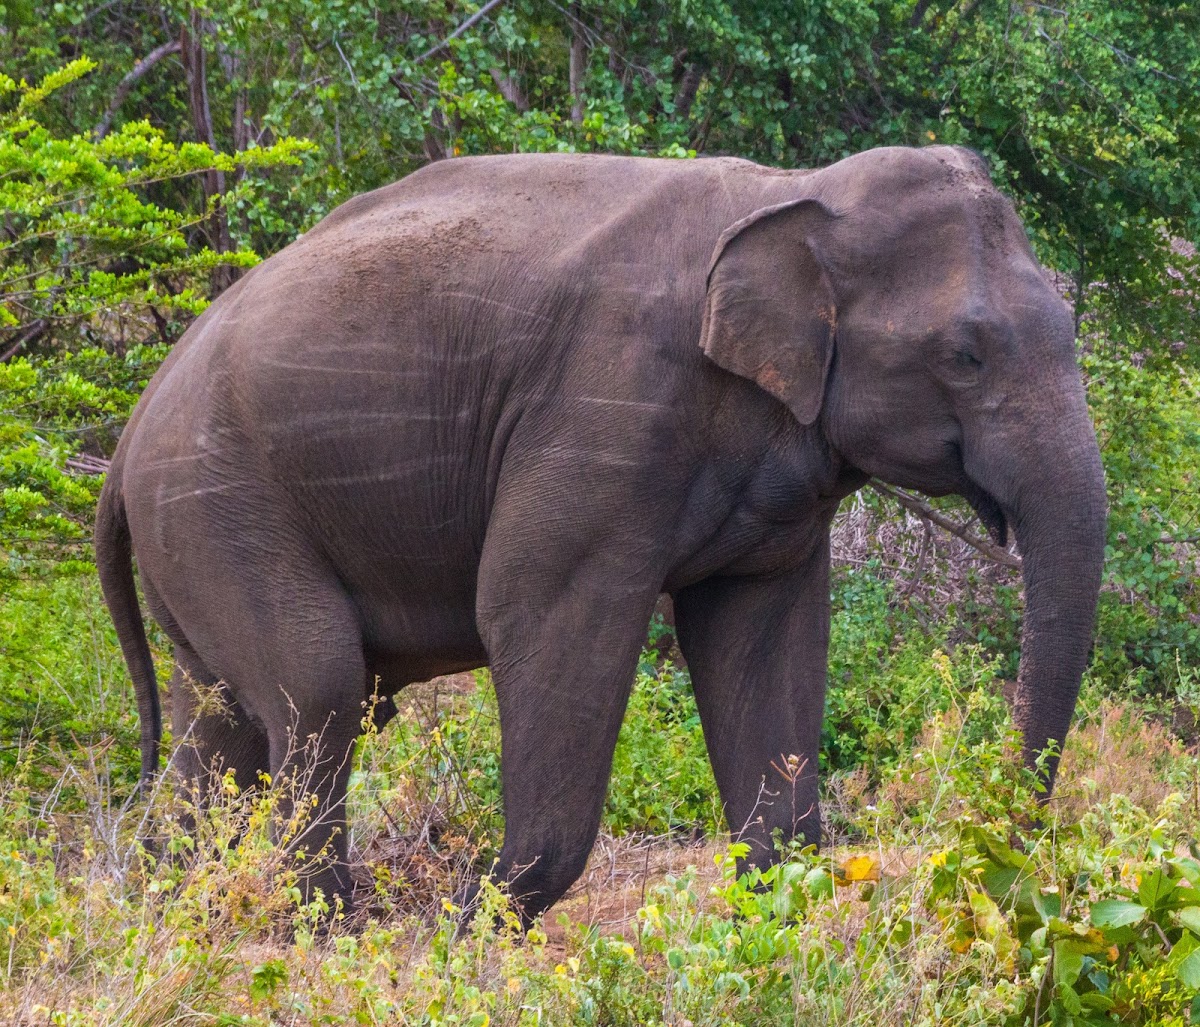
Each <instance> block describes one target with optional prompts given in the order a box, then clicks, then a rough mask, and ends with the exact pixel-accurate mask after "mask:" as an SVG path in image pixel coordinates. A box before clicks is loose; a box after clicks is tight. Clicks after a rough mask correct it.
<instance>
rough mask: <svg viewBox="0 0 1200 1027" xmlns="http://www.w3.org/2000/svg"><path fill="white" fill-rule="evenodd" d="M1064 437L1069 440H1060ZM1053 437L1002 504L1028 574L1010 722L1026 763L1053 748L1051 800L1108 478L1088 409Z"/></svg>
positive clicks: (1084, 636) (1084, 655)
mask: <svg viewBox="0 0 1200 1027" xmlns="http://www.w3.org/2000/svg"><path fill="white" fill-rule="evenodd" d="M1081 405H1082V404H1081ZM1081 422H1082V423H1081ZM1064 431H1067V432H1069V433H1070V434H1071V436H1072V438H1073V444H1070V445H1063V444H1062V439H1063V432H1064ZM1052 435H1053V436H1054V437H1056V439H1057V441H1058V444H1057V445H1055V447H1054V452H1055V458H1054V459H1053V461H1052V462H1051V461H1048V460H1046V459H1044V458H1042V459H1038V458H1035V460H1036V462H1037V463H1039V464H1041V467H1042V469H1043V471H1044V472H1045V473H1040V474H1039V473H1036V472H1035V473H1034V475H1033V476H1032V477H1031V478H1025V479H1024V480H1023V481H1021V487H1020V488H1019V490H1017V494H1016V495H1015V496H1014V497H1013V498H1014V499H1015V502H1014V503H1013V504H1012V505H1011V506H1009V504H1005V505H1006V506H1007V507H1008V513H1009V517H1010V519H1011V521H1012V525H1013V528H1014V530H1015V532H1016V536H1017V541H1018V543H1019V545H1020V549H1021V556H1022V559H1023V565H1024V571H1023V573H1024V578H1025V621H1024V627H1023V632H1022V640H1021V666H1020V672H1019V675H1018V681H1017V696H1016V704H1015V710H1014V717H1015V720H1016V723H1017V726H1018V727H1019V728H1020V729H1021V732H1022V735H1023V737H1024V756H1025V762H1026V764H1027V765H1029V766H1031V767H1032V766H1033V765H1034V764H1035V763H1036V762H1037V760H1038V758H1039V757H1040V756H1041V754H1042V753H1043V752H1044V751H1045V750H1046V749H1047V747H1052V748H1053V751H1052V753H1051V754H1050V755H1049V757H1048V758H1047V760H1046V762H1045V764H1044V777H1043V780H1044V783H1045V785H1046V796H1047V797H1048V796H1049V793H1050V790H1051V789H1052V788H1053V785H1054V777H1055V773H1056V771H1057V769H1058V753H1059V752H1061V749H1062V744H1063V741H1064V739H1065V737H1066V734H1067V728H1068V727H1069V726H1070V723H1071V717H1072V714H1073V713H1074V711H1075V700H1076V697H1077V696H1078V694H1079V684H1080V679H1081V678H1082V676H1083V672H1084V670H1085V668H1086V666H1087V662H1088V656H1089V652H1090V649H1091V645H1092V629H1093V627H1094V622H1095V616H1096V601H1097V598H1098V596H1099V592H1100V575H1101V570H1102V567H1103V563H1104V541H1105V520H1106V500H1105V491H1104V472H1103V468H1102V466H1101V463H1100V453H1099V450H1098V448H1097V446H1096V441H1095V434H1094V432H1093V430H1092V426H1091V423H1090V421H1089V420H1088V418H1087V415H1086V413H1084V412H1083V411H1079V412H1078V413H1077V414H1076V416H1075V417H1072V418H1071V419H1070V422H1069V423H1068V424H1067V425H1063V424H1059V425H1057V426H1056V430H1054V431H1053V432H1052ZM1038 448H1040V447H1038ZM1044 452H1045V451H1044V450H1043V453H1044ZM1018 480H1020V479H1018Z"/></svg>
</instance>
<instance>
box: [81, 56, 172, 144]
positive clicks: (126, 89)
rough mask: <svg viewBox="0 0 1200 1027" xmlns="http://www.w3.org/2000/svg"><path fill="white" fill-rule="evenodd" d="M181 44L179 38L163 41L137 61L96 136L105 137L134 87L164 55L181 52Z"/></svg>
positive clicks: (116, 93) (110, 104)
mask: <svg viewBox="0 0 1200 1027" xmlns="http://www.w3.org/2000/svg"><path fill="white" fill-rule="evenodd" d="M179 49H180V44H179V40H178V39H172V40H171V41H170V42H169V43H163V45H162V46H156V47H155V48H154V49H153V50H151V51H150V52H149V53H148V54H146V56H145V57H143V58H142V59H141V60H140V61H138V62H137V64H135V65H134V66H133V67H132V68H131V69H130V71H129V74H127V75H126V76H125V77H124V78H123V79H121V82H120V84H119V85H118V86H117V91H116V92H115V93H113V98H112V102H111V103H109V105H108V110H106V111H105V112H104V117H102V118H101V119H100V123H99V124H98V125H97V126H96V129H95V131H96V138H97V139H103V138H104V137H105V136H106V135H108V130H109V129H110V128H112V123H113V118H115V117H116V116H117V111H119V110H120V109H121V104H123V103H124V102H125V99H126V97H128V96H129V94H130V92H131V91H132V90H133V87H134V86H136V85H137V84H138V81H139V80H140V79H141V78H142V77H143V76H144V75H145V74H146V72H148V71H149V70H150V69H151V68H153V67H154V65H156V64H157V63H158V62H159V61H161V60H162V59H163V58H164V57H169V56H170V55H171V54H173V53H179Z"/></svg>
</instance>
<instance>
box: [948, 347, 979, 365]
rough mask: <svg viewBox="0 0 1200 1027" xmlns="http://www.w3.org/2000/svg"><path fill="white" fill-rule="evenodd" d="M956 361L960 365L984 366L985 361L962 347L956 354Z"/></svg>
mask: <svg viewBox="0 0 1200 1027" xmlns="http://www.w3.org/2000/svg"><path fill="white" fill-rule="evenodd" d="M954 362H955V363H956V364H957V365H958V366H959V367H983V361H982V360H980V359H979V358H978V357H977V356H975V354H974V353H972V352H970V351H969V350H965V349H960V350H958V351H957V352H956V353H955V354H954Z"/></svg>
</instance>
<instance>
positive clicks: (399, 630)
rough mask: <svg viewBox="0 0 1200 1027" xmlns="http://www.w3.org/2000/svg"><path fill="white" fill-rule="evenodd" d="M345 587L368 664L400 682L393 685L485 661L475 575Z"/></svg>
mask: <svg viewBox="0 0 1200 1027" xmlns="http://www.w3.org/2000/svg"><path fill="white" fill-rule="evenodd" d="M343 580H345V579H343ZM346 584H347V586H348V589H349V591H350V595H351V597H352V598H353V599H354V602H355V604H356V606H357V607H358V610H359V615H360V620H361V624H362V632H363V648H364V650H365V651H366V653H367V662H368V666H369V667H370V668H371V670H372V673H374V674H378V675H379V676H381V677H384V678H387V679H389V681H390V680H391V679H398V680H396V683H395V685H394V686H393V687H397V688H398V687H402V686H403V685H405V684H408V683H410V682H412V681H424V680H427V679H428V678H431V677H436V676H438V675H439V674H453V673H457V672H458V671H461V670H470V669H473V668H475V667H480V666H483V665H484V664H486V663H487V653H486V652H485V651H484V647H483V642H482V641H480V638H479V632H478V631H477V630H476V627H475V589H474V584H475V578H474V575H473V574H471V575H470V576H469V577H465V576H463V575H461V574H448V575H447V576H446V578H444V579H442V580H439V581H434V580H429V579H424V580H421V579H416V580H414V579H412V578H409V577H407V576H405V575H397V576H396V577H395V578H393V579H392V580H391V581H390V582H388V583H387V585H386V586H382V587H381V585H380V583H379V582H376V583H375V584H374V587H371V588H369V589H362V588H356V587H354V584H353V583H352V582H346Z"/></svg>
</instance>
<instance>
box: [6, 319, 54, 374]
mask: <svg viewBox="0 0 1200 1027" xmlns="http://www.w3.org/2000/svg"><path fill="white" fill-rule="evenodd" d="M49 327H50V319H49V318H48V317H39V318H38V319H37V320H36V321H31V322H29V324H28V325H26V327H24V328H22V329H21V330H20V331H18V332H17V333H16V335H15V337H14V336H11V335H10V336H9V339H13V338H15V340H16V341H15V342H13V344H12V345H11V346H7V347H6V348H5V350H4V352H3V353H0V364H3V363H6V362H7V361H8V360H10V359H12V358H13V357H15V356H16V355H17V351H18V350H20V349H21V348H22V347H23V346H28V345H29V344H30V343H31V342H36V341H37V340H38V339H40V338H41V337H42V336H43V335H45V334H46V329H48V328H49ZM7 341H8V339H6V340H5V342H7Z"/></svg>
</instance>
